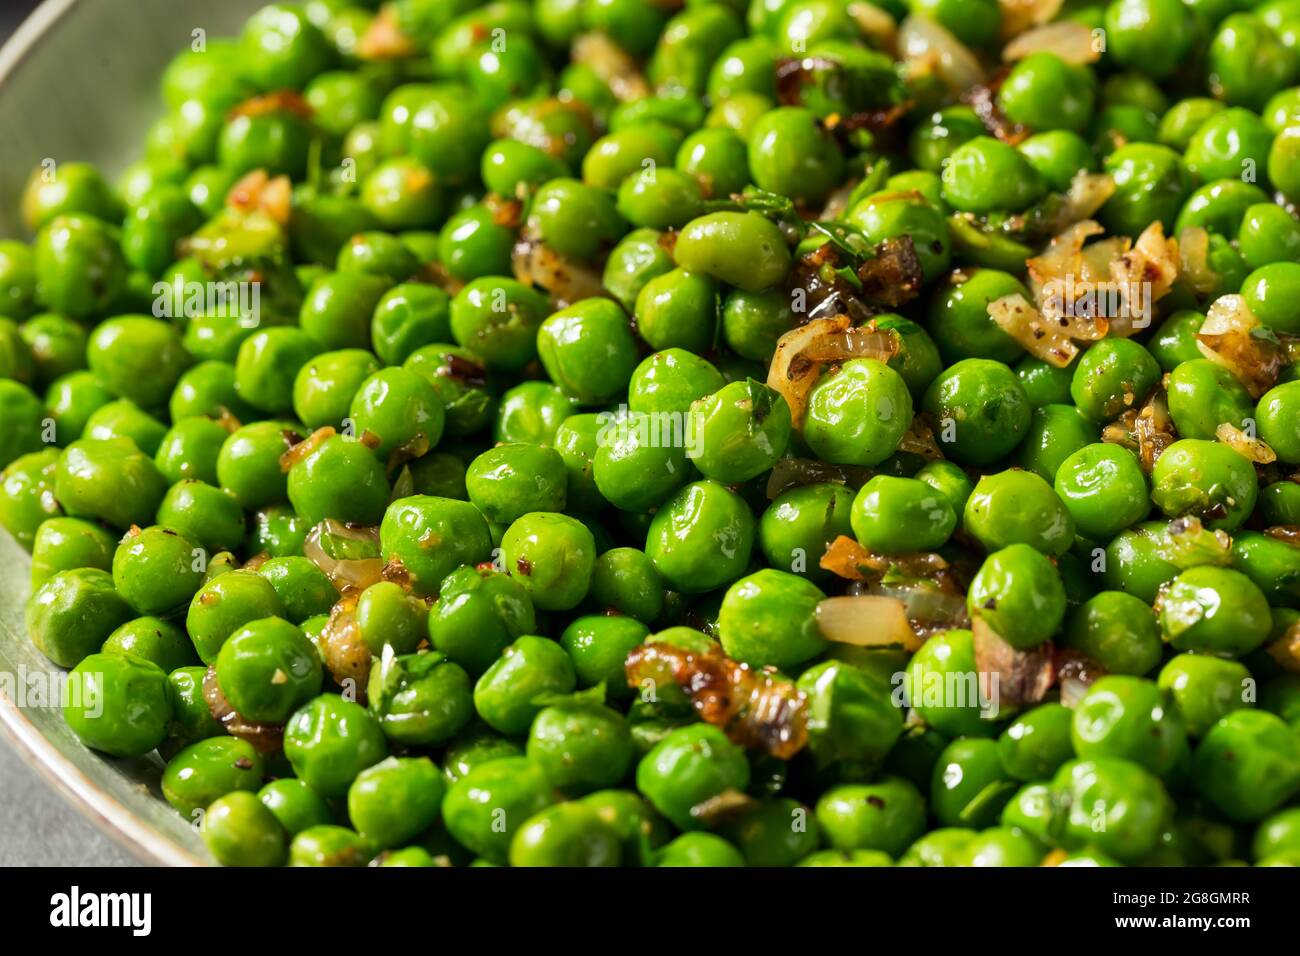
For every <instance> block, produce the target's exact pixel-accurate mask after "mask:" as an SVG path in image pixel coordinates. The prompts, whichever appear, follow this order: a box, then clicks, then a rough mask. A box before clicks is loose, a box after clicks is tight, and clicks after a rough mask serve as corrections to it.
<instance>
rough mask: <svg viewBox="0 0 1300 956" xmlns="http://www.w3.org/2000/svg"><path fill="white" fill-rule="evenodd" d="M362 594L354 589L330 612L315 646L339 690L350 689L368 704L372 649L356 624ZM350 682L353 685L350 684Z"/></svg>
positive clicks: (359, 700)
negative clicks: (366, 695)
mask: <svg viewBox="0 0 1300 956" xmlns="http://www.w3.org/2000/svg"><path fill="white" fill-rule="evenodd" d="M360 598H361V591H359V590H351V591H349V592H348V593H347V594H345V595H343V597H342V598H340V599H339V600H338V602H337V603H336V604H335V605H334V607H332V608H331V609H330V617H329V621H328V622H327V623H326V625H325V627H324V628H322V629H321V632H320V637H319V638H318V639H317V642H316V647H317V648H318V649H319V650H320V655H321V660H322V661H323V662H324V664H325V668H326V669H327V670H328V671H329V672H330V675H331V676H332V677H333V678H334V683H336V684H338V685H339V686H340V687H351V688H352V690H353V692H354V695H355V699H356V700H357V702H358V703H362V704H364V703H365V693H366V682H367V681H368V680H369V679H370V664H371V656H370V647H369V646H368V645H367V644H366V642H365V641H363V640H362V639H361V628H360V626H359V625H358V624H357V601H358V600H360ZM349 682H350V683H349Z"/></svg>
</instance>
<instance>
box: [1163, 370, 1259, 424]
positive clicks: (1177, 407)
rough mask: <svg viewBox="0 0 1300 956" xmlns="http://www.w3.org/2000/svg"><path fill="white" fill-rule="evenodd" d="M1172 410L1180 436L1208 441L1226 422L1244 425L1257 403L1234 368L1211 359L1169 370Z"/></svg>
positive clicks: (1168, 390) (1170, 407)
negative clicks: (1233, 371)
mask: <svg viewBox="0 0 1300 956" xmlns="http://www.w3.org/2000/svg"><path fill="white" fill-rule="evenodd" d="M1167 396H1168V398H1167V401H1168V404H1169V414H1170V415H1171V416H1172V417H1173V419H1174V425H1175V426H1176V427H1177V429H1178V434H1179V436H1181V437H1183V438H1198V439H1203V440H1206V441H1209V440H1212V439H1213V438H1214V437H1215V433H1216V430H1217V429H1218V427H1219V425H1220V424H1222V423H1224V422H1227V423H1229V424H1231V425H1233V426H1234V427H1237V428H1244V427H1245V423H1246V421H1247V419H1249V418H1251V417H1252V415H1253V412H1254V406H1253V405H1252V404H1251V400H1250V393H1249V392H1247V391H1246V388H1245V386H1243V385H1242V384H1241V382H1240V381H1239V380H1238V379H1237V377H1236V376H1235V375H1233V374H1232V372H1230V371H1228V369H1226V368H1224V367H1223V366H1222V365H1219V364H1217V363H1215V362H1211V361H1210V360H1209V359H1204V358H1193V359H1188V360H1187V361H1184V362H1181V363H1180V364H1179V365H1178V366H1177V367H1176V368H1174V369H1173V371H1172V372H1170V373H1169V383H1168V389H1167Z"/></svg>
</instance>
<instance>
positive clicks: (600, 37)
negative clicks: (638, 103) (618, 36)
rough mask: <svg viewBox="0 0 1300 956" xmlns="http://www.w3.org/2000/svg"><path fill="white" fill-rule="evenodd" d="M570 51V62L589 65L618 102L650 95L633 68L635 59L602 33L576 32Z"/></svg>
mask: <svg viewBox="0 0 1300 956" xmlns="http://www.w3.org/2000/svg"><path fill="white" fill-rule="evenodd" d="M570 54H571V56H570V58H571V59H572V61H573V62H574V63H580V64H582V65H583V66H587V67H590V68H591V70H592V72H594V73H595V74H596V75H597V76H598V77H600V78H601V80H603V81H604V82H605V85H606V86H608V87H609V89H610V92H611V93H613V94H614V96H615V98H616V99H618V100H619V101H620V102H624V103H626V102H628V101H630V100H640V99H644V98H645V97H647V96H649V95H650V84H649V83H647V82H646V79H645V77H644V76H642V75H641V71H640V70H639V69H637V65H636V61H635V60H634V59H632V57H630V56H628V55H627V53H626V52H625V51H624V50H623V48H622V47H621V46H619V45H618V44H617V43H615V42H614V41H613V40H611V39H610V38H609V37H607V36H605V34H603V33H598V32H591V33H582V34H579V35H578V36H577V37H575V38H574V41H573V46H572V48H571V50H570Z"/></svg>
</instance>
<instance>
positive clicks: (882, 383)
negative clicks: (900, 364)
mask: <svg viewBox="0 0 1300 956" xmlns="http://www.w3.org/2000/svg"><path fill="white" fill-rule="evenodd" d="M912 411H913V408H912V396H911V393H910V392H908V390H907V384H906V382H904V381H903V378H902V376H901V375H899V374H898V372H896V371H894V370H893V369H892V368H890V367H889V366H887V365H885V364H884V363H883V362H880V361H878V360H877V359H871V358H857V359H850V360H849V361H847V362H845V363H844V364H843V365H842V366H840V369H839V371H837V372H835V373H832V374H829V375H826V376H823V377H822V379H821V380H820V381H818V382H817V384H816V385H815V386H813V389H812V391H811V392H810V393H809V395H808V405H807V411H806V416H807V417H806V420H805V422H804V440H805V441H807V443H808V446H809V448H811V449H812V450H813V452H815V453H816V455H817V456H818V457H819V458H821V459H823V460H825V461H830V462H834V463H836V464H852V465H864V466H866V467H873V466H875V465H878V464H880V462H882V461H884V460H885V459H886V458H888V457H889V456H890V455H892V454H893V453H894V451H895V449H896V447H897V445H898V441H899V439H901V438H902V436H903V434H904V433H905V432H906V431H907V429H908V428H910V427H911V424H912Z"/></svg>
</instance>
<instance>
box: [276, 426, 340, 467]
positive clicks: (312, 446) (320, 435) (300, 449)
mask: <svg viewBox="0 0 1300 956" xmlns="http://www.w3.org/2000/svg"><path fill="white" fill-rule="evenodd" d="M335 434H336V432H335V431H334V429H333V428H332V427H330V426H329V425H326V426H325V427H324V428H318V429H316V430H315V431H314V432H312V433H311V434H310V435H308V436H307V437H306V438H305V439H304V440H303V441H300V442H296V443H295V444H294V445H292V446H290V448H289V450H288V451H286V452H285V453H284V454H282V455H281V456H280V471H282V472H284V473H285V474H286V475H287V474H288V473H289V470H290V469H291V468H293V466H294V465H296V464H298V462H300V461H302V460H303V459H304V458H306V457H307V456H308V455H310V454H311V453H312V452H314V451H315V450H316V449H317V448H319V447H320V446H321V445H323V444H324V443H325V440H326V439H328V438H333V437H334V435H335Z"/></svg>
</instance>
